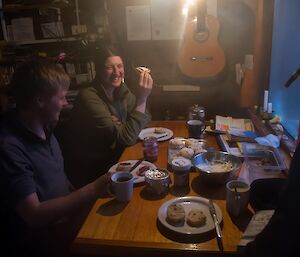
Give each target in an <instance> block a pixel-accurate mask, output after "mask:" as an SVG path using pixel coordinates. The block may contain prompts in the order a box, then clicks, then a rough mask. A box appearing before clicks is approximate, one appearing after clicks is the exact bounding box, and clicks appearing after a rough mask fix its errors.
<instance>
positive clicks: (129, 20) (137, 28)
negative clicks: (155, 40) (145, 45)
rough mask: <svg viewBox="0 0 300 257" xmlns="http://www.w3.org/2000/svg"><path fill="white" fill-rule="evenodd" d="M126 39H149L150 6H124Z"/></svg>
mask: <svg viewBox="0 0 300 257" xmlns="http://www.w3.org/2000/svg"><path fill="white" fill-rule="evenodd" d="M126 27H127V40H128V41H134V40H151V22H150V6H148V5H137V6H126Z"/></svg>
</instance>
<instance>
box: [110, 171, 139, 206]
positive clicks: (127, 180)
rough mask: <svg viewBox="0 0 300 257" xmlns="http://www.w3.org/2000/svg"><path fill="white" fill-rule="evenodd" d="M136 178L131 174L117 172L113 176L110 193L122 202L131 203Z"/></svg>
mask: <svg viewBox="0 0 300 257" xmlns="http://www.w3.org/2000/svg"><path fill="white" fill-rule="evenodd" d="M133 181H134V177H133V175H132V174H131V173H129V172H116V173H114V174H113V175H112V176H111V188H112V190H110V188H109V189H108V191H109V193H110V194H111V195H112V196H114V197H115V198H116V199H117V200H118V201H120V202H129V201H130V200H131V198H132V193H133Z"/></svg>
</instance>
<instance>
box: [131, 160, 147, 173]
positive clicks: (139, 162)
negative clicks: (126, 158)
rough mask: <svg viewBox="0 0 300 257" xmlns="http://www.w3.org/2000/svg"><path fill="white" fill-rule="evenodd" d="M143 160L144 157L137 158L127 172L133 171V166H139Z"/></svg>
mask: <svg viewBox="0 0 300 257" xmlns="http://www.w3.org/2000/svg"><path fill="white" fill-rule="evenodd" d="M144 160H145V158H141V159H139V160H138V161H137V162H136V163H135V164H134V165H133V166H132V167H131V169H130V170H129V171H128V172H133V171H134V170H135V168H136V167H137V166H139V165H140V164H141V163H142V162H143V161H144Z"/></svg>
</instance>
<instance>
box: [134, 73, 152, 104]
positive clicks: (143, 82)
mask: <svg viewBox="0 0 300 257" xmlns="http://www.w3.org/2000/svg"><path fill="white" fill-rule="evenodd" d="M152 86H153V80H152V77H151V75H150V73H149V72H147V71H142V72H141V73H140V79H139V94H138V97H137V98H138V101H139V102H142V101H146V99H147V97H148V96H149V95H150V93H151V91H152Z"/></svg>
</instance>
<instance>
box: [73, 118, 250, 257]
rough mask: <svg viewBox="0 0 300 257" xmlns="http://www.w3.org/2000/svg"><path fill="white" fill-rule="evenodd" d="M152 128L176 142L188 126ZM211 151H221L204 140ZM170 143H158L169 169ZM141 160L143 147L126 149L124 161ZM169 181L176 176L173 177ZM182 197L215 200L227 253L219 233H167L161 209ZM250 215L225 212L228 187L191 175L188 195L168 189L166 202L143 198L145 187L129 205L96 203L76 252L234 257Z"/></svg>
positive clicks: (76, 243)
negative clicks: (167, 132)
mask: <svg viewBox="0 0 300 257" xmlns="http://www.w3.org/2000/svg"><path fill="white" fill-rule="evenodd" d="M151 126H153V127H157V126H159V127H165V128H169V129H171V130H172V131H173V132H174V136H181V137H185V138H187V137H188V132H187V129H186V126H185V122H184V121H155V122H152V123H151ZM205 139H206V140H207V141H208V142H209V145H210V146H211V147H214V148H215V149H217V150H218V149H219V146H218V144H217V142H216V138H215V137H214V136H211V135H205ZM167 153H168V141H165V142H160V143H159V157H158V160H157V161H156V162H155V163H154V164H155V165H156V166H157V167H159V168H167V156H168V154H167ZM141 157H143V152H142V147H141V142H138V143H136V144H135V145H133V146H131V147H128V148H127V149H126V150H125V151H124V153H123V154H122V156H121V159H120V161H125V160H136V159H139V158H141ZM170 174H171V179H172V178H173V173H172V172H171V173H170ZM180 196H201V197H205V198H211V199H213V201H214V202H215V203H216V204H217V205H218V206H219V207H220V209H221V211H222V215H223V221H222V233H223V245H224V252H220V250H219V247H218V244H217V240H216V236H215V231H212V232H211V233H208V234H206V235H205V236H203V235H197V236H188V235H182V234H176V233H174V232H172V231H169V230H167V229H166V228H165V227H164V226H163V225H161V224H160V222H159V221H158V220H157V213H158V210H159V208H160V206H161V205H162V204H163V203H165V202H166V201H168V200H170V199H172V198H175V197H180ZM251 216H252V212H251V211H250V210H249V211H247V212H246V213H245V214H243V215H241V216H240V217H238V218H232V217H230V215H229V214H228V212H227V210H226V202H225V185H221V186H206V185H203V184H202V183H201V181H199V173H197V172H191V174H190V187H189V189H188V190H178V189H176V188H174V187H173V185H172V184H171V185H170V192H169V194H168V195H166V196H165V197H163V198H160V199H157V198H151V197H149V196H147V194H145V189H144V185H140V186H136V187H135V188H134V193H133V199H132V200H131V201H130V202H129V203H128V204H123V203H118V202H117V201H116V200H114V199H113V198H105V199H98V200H97V201H96V203H95V204H94V206H93V208H92V210H91V211H90V213H89V215H88V217H87V219H86V221H85V223H84V225H83V226H82V228H81V230H80V232H79V233H78V235H77V237H76V239H75V241H74V244H73V246H72V251H73V252H74V253H77V254H83V255H88V254H91V255H98V256H101V255H104V256H217V255H221V256H231V255H236V254H237V253H236V247H237V244H238V242H239V240H240V238H241V235H242V232H243V231H244V229H245V227H246V225H247V224H248V222H249V220H250V218H251Z"/></svg>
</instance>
